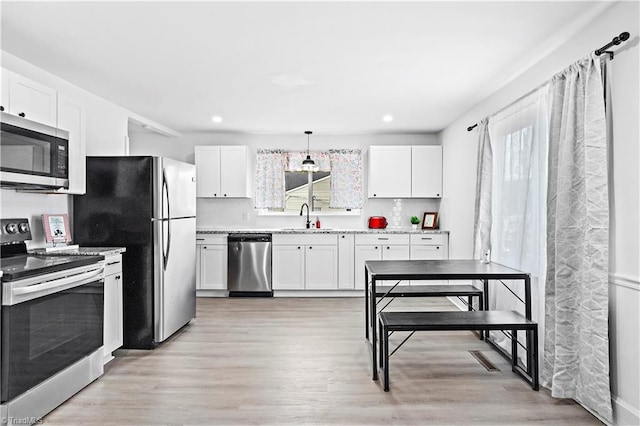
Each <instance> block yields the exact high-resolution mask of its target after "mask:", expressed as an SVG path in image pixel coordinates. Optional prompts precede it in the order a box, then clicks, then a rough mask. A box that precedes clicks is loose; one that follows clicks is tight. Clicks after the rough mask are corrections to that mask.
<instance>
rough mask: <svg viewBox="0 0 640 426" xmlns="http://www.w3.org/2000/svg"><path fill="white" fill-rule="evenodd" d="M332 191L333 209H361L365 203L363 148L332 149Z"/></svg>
mask: <svg viewBox="0 0 640 426" xmlns="http://www.w3.org/2000/svg"><path fill="white" fill-rule="evenodd" d="M329 158H330V160H331V192H330V194H329V207H331V208H333V209H361V208H362V206H363V203H364V191H363V188H362V170H363V167H362V161H363V160H362V150H360V149H332V150H330V151H329Z"/></svg>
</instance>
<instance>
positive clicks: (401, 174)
mask: <svg viewBox="0 0 640 426" xmlns="http://www.w3.org/2000/svg"><path fill="white" fill-rule="evenodd" d="M440 197H442V147H441V146H438V145H420V146H418V145H416V146H377V145H373V146H371V147H369V198H440Z"/></svg>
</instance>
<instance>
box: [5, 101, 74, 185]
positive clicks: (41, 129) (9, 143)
mask: <svg viewBox="0 0 640 426" xmlns="http://www.w3.org/2000/svg"><path fill="white" fill-rule="evenodd" d="M0 126H1V128H2V129H1V130H2V132H1V134H0V186H1V187H3V188H24V189H59V188H69V132H67V131H65V130H62V129H57V128H55V127H51V126H46V125H44V124H40V123H36V122H35V121H31V120H27V119H26V118H22V117H19V116H15V115H11V114H7V113H5V112H0Z"/></svg>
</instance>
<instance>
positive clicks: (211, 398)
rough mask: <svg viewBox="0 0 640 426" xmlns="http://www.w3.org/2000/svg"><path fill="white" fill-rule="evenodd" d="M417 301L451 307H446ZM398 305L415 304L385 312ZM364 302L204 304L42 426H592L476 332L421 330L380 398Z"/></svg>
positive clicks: (130, 353) (396, 359) (124, 355)
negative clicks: (535, 386)
mask: <svg viewBox="0 0 640 426" xmlns="http://www.w3.org/2000/svg"><path fill="white" fill-rule="evenodd" d="M420 300H421V302H420V303H422V304H423V305H428V307H429V308H430V309H433V310H448V309H455V308H454V307H453V305H452V304H451V303H450V302H448V301H447V300H446V299H420ZM403 303H408V304H411V303H417V302H416V301H415V299H414V300H413V301H409V300H408V299H405V300H396V301H395V302H393V303H392V305H391V306H392V307H395V309H405V308H403V307H402V304H403ZM363 304H364V301H363V299H361V298H332V299H330V298H313V299H312V298H308V299H294V298H273V299H246V298H232V299H227V298H200V299H198V310H197V318H196V319H195V320H193V321H192V322H191V324H190V325H188V326H187V327H185V328H183V329H182V330H181V331H179V332H178V333H177V334H176V335H174V336H173V337H172V338H171V339H169V340H168V341H166V342H164V343H163V344H162V345H161V346H160V347H159V348H157V349H155V350H153V351H137V350H120V351H118V353H117V355H118V356H117V358H116V359H115V360H113V361H112V362H110V363H109V364H108V365H107V368H106V372H105V375H104V376H102V377H101V378H100V379H98V380H97V381H95V382H94V383H92V384H91V385H89V386H88V387H87V388H85V389H84V390H82V391H81V392H80V393H78V394H77V395H75V396H74V397H73V398H72V399H70V400H69V401H67V402H66V403H65V404H63V405H62V406H60V407H58V408H57V409H56V410H55V411H53V412H52V413H50V414H49V415H48V416H46V417H45V418H44V424H46V425H65V426H67V425H89V424H94V425H208V424H211V425H213V424H243V425H244V424H268V425H282V424H335V425H349V424H353V425H356V424H357V425H373V424H385V425H410V424H411V425H426V424H465V425H469V424H492V425H494V424H508V425H511V424H553V425H585V424H599V422H598V421H597V420H596V419H595V418H594V417H593V416H591V415H590V414H589V413H588V412H587V411H585V410H584V409H583V408H581V407H580V406H579V405H577V404H576V403H574V402H573V401H570V400H561V399H554V398H551V396H550V394H549V392H548V391H547V390H544V389H542V390H540V391H539V392H534V391H532V390H531V388H530V387H529V385H528V384H527V383H525V382H524V381H523V380H521V379H520V378H519V377H518V376H516V375H515V374H514V373H512V372H511V369H510V365H509V364H508V363H507V362H506V361H505V360H504V359H503V358H502V357H501V356H500V355H498V354H497V352H495V351H494V350H492V349H491V348H489V347H488V346H487V344H486V343H484V342H482V341H480V340H478V338H477V337H476V336H475V335H474V334H472V333H471V332H464V331H463V332H423V333H416V334H415V335H414V337H413V338H412V339H411V340H409V341H408V342H407V344H405V346H403V348H402V349H401V350H400V351H398V352H397V353H396V354H395V355H394V356H393V358H392V359H391V392H388V393H386V392H384V391H383V390H382V384H381V381H375V382H374V381H372V380H371V376H370V369H369V361H368V359H369V356H368V349H367V348H366V344H365V341H364V325H363V321H364V306H363ZM394 337H396V342H397V341H399V339H400V338H402V336H394ZM470 350H480V351H482V353H483V354H484V355H485V356H486V357H487V358H488V359H489V360H490V361H491V362H492V363H493V364H495V365H496V366H497V367H498V368H499V371H487V370H486V369H485V368H484V367H483V366H482V365H481V364H480V363H479V362H478V361H477V360H476V359H474V358H473V357H472V356H471V354H470V353H469V351H470Z"/></svg>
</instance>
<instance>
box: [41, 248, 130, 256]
mask: <svg viewBox="0 0 640 426" xmlns="http://www.w3.org/2000/svg"><path fill="white" fill-rule="evenodd" d="M125 251H127V249H126V248H125V247H79V248H76V249H70V250H57V251H50V252H45V251H44V249H34V250H30V251H29V252H30V253H33V254H46V255H49V256H56V255H60V256H69V255H76V256H104V257H109V256H116V255H118V254H121V253H124V252H125Z"/></svg>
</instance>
